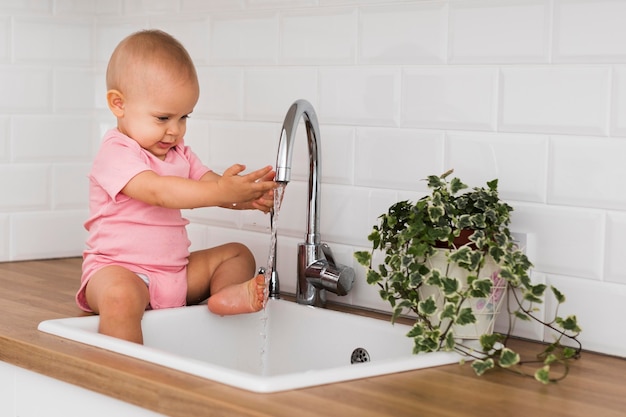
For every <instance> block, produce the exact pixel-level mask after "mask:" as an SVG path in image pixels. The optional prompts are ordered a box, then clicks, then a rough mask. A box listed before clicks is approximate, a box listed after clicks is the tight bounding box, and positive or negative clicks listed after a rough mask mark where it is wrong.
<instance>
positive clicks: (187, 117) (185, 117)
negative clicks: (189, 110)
mask: <svg viewBox="0 0 626 417" xmlns="http://www.w3.org/2000/svg"><path fill="white" fill-rule="evenodd" d="M190 117H191V116H189V115H188V114H186V115H184V116H183V117H181V119H189V118H190Z"/></svg>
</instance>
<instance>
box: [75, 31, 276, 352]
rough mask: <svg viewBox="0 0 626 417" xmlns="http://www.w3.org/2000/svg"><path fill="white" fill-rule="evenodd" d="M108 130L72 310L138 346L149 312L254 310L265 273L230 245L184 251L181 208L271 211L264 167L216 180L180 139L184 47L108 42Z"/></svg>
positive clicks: (193, 95)
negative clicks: (203, 307) (112, 124)
mask: <svg viewBox="0 0 626 417" xmlns="http://www.w3.org/2000/svg"><path fill="white" fill-rule="evenodd" d="M106 82H107V90H108V91H107V104H108V106H109V109H110V110H111V112H112V113H113V115H114V116H115V117H116V118H117V128H115V129H111V130H110V131H109V132H107V134H106V135H105V137H104V139H103V142H102V144H101V147H100V150H99V152H98V154H97V155H96V157H95V159H94V162H93V167H92V169H91V172H90V174H89V180H90V186H89V187H90V204H89V210H90V216H89V219H88V220H87V221H86V223H85V228H86V229H87V230H88V231H89V237H88V240H87V249H86V250H85V252H84V253H83V273H82V277H81V286H80V289H79V291H78V293H77V295H76V301H77V303H78V305H79V307H80V308H81V309H83V310H85V311H90V312H95V313H97V314H99V315H100V326H99V332H100V333H103V334H107V335H110V336H114V337H118V338H121V339H126V340H129V341H133V342H137V343H143V335H142V332H141V318H142V317H143V312H144V311H145V310H146V309H147V308H152V309H159V308H169V307H180V306H184V305H187V304H195V303H199V302H201V301H204V300H206V299H207V298H208V301H207V303H208V308H209V310H211V311H212V312H213V313H216V314H220V315H226V314H239V313H246V312H254V311H258V310H260V309H261V308H262V307H263V302H264V288H265V280H264V277H263V276H262V275H257V276H254V275H255V262H254V257H253V255H252V253H251V252H250V250H248V248H246V247H245V246H244V245H242V244H239V243H229V244H225V245H222V246H218V247H214V248H210V249H205V250H200V251H197V252H193V253H191V254H190V253H189V244H190V242H189V239H188V238H187V232H186V229H185V225H186V224H187V223H188V221H187V220H185V219H184V218H183V217H182V216H181V211H180V209H183V208H195V207H209V206H219V207H225V208H229V209H235V210H242V209H257V210H261V211H263V212H266V213H267V212H268V211H269V210H270V209H271V208H272V207H273V193H274V191H273V190H274V188H275V186H276V184H275V183H274V181H273V179H274V174H275V173H274V171H273V170H272V167H269V166H268V167H265V168H262V169H259V170H257V171H253V172H251V173H248V174H245V175H244V174H242V172H243V171H244V170H245V166H243V165H238V164H236V165H233V166H231V167H230V168H228V169H226V170H225V171H224V173H223V174H222V175H218V174H217V173H215V172H213V171H211V170H209V169H208V168H207V167H205V166H204V165H203V164H202V163H201V162H200V160H199V159H198V157H196V156H195V155H194V153H193V152H192V151H191V150H190V148H189V147H187V146H185V144H184V136H185V130H186V123H187V118H188V117H189V114H190V113H191V112H192V111H193V108H194V106H195V105H196V102H197V101H198V95H199V87H198V77H197V75H196V70H195V68H194V65H193V62H192V60H191V58H190V56H189V54H188V53H187V51H186V50H185V48H184V47H183V46H182V45H181V44H180V43H179V42H178V41H177V40H176V39H174V38H173V37H172V36H170V35H168V34H166V33H164V32H161V31H157V30H148V31H141V32H137V33H134V34H132V35H130V36H128V37H127V38H126V39H124V40H123V41H122V42H121V43H120V44H119V45H118V46H117V48H116V49H115V51H114V52H113V55H112V56H111V59H110V61H109V65H108V68H107V74H106Z"/></svg>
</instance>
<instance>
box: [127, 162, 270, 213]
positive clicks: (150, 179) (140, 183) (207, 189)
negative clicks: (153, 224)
mask: <svg viewBox="0 0 626 417" xmlns="http://www.w3.org/2000/svg"><path fill="white" fill-rule="evenodd" d="M244 169H245V166H243V165H233V166H231V167H230V168H228V169H227V170H226V171H224V174H223V175H221V176H220V175H218V174H215V173H212V174H211V175H209V176H207V175H205V176H204V177H203V178H202V181H196V180H191V179H187V178H181V177H171V176H160V175H158V174H156V173H155V172H154V171H143V172H140V173H139V174H137V175H136V176H134V177H133V178H132V179H131V180H130V181H129V182H128V183H127V184H126V186H125V187H124V188H123V189H122V193H123V194H125V195H127V196H129V197H131V198H134V199H136V200H140V201H143V202H145V203H147V204H151V205H155V206H160V207H167V208H177V209H182V208H196V207H211V206H221V207H228V206H232V205H233V204H240V203H241V204H243V203H248V202H252V201H255V200H258V199H262V198H263V196H264V195H266V194H267V193H268V192H271V190H273V189H274V188H276V184H275V183H274V181H267V178H270V176H271V177H272V178H273V170H272V167H269V166H268V167H265V168H261V169H259V170H256V171H253V172H251V173H249V174H246V175H239V173H241V172H242V171H243V170H244ZM205 177H206V178H205Z"/></svg>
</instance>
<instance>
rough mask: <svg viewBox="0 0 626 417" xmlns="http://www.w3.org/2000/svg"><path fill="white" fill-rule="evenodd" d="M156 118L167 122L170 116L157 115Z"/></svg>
mask: <svg viewBox="0 0 626 417" xmlns="http://www.w3.org/2000/svg"><path fill="white" fill-rule="evenodd" d="M157 120H158V121H160V122H167V121H168V120H170V118H169V116H157Z"/></svg>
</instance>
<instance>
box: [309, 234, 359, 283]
mask: <svg viewBox="0 0 626 417" xmlns="http://www.w3.org/2000/svg"><path fill="white" fill-rule="evenodd" d="M320 246H321V248H322V252H323V253H324V256H325V257H326V260H323V259H320V260H318V261H317V262H315V263H313V264H312V265H310V266H309V268H307V271H309V272H313V271H315V272H313V273H312V274H311V275H312V276H315V277H317V278H318V279H319V282H320V283H321V288H324V289H326V290H328V291H330V292H333V293H335V294H337V295H346V294H348V292H349V291H350V289H351V288H352V284H353V283H354V276H355V274H354V269H352V268H350V267H349V266H345V265H341V264H338V263H336V262H335V257H334V256H333V252H332V250H331V249H330V246H328V245H327V244H326V243H322V244H321V245H320Z"/></svg>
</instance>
